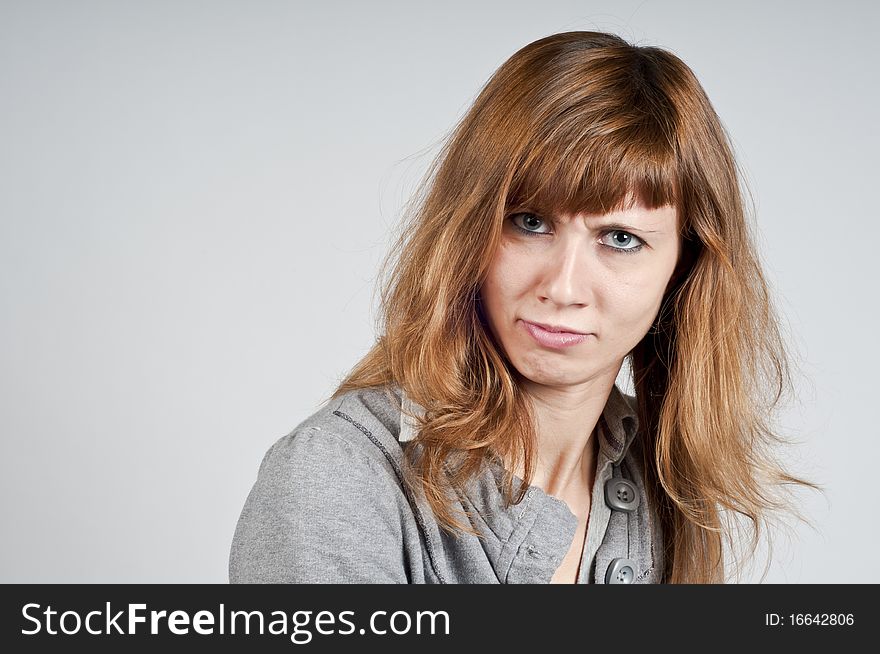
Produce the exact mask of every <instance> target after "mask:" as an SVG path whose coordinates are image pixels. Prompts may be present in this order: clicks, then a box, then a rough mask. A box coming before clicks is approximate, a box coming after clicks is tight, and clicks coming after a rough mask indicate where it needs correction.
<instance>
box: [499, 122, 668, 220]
mask: <svg viewBox="0 0 880 654" xmlns="http://www.w3.org/2000/svg"><path fill="white" fill-rule="evenodd" d="M535 141H537V142H534V143H529V144H526V145H525V147H524V148H523V151H525V152H528V153H529V155H528V156H527V157H525V158H524V159H525V160H524V162H523V165H522V166H521V167H520V168H519V169H517V170H516V171H515V173H514V175H513V178H512V180H511V184H510V189H509V192H508V195H507V199H506V205H505V206H506V209H507V211H511V210H520V209H525V208H528V209H530V210H534V211H537V212H544V213H548V214H551V215H577V214H580V213H586V214H598V215H602V214H606V213H611V212H613V211H619V210H625V209H628V208H631V207H632V206H635V205H639V204H640V205H642V206H644V207H646V208H648V209H657V208H660V207H664V206H673V207H677V206H678V198H680V197H681V195H680V189H681V172H680V166H679V163H678V158H677V157H676V152H675V147H674V146H673V144H672V141H671V139H670V138H669V137H668V135H667V134H666V133H665V131H664V130H663V128H662V127H661V124H660V122H659V121H658V120H644V118H643V119H642V120H640V121H638V122H635V123H631V124H629V125H626V126H625V127H622V128H617V129H614V130H603V129H602V128H601V127H599V128H593V129H586V130H581V131H580V133H575V134H572V133H571V130H557V131H556V133H554V134H553V136H552V137H551V138H548V139H543V140H538V139H535Z"/></svg>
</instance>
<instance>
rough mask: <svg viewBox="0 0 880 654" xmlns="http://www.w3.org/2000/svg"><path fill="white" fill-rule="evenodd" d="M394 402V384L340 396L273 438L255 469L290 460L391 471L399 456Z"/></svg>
mask: <svg viewBox="0 0 880 654" xmlns="http://www.w3.org/2000/svg"><path fill="white" fill-rule="evenodd" d="M399 404H400V396H399V395H398V394H395V388H394V387H387V388H381V389H362V390H357V391H350V392H348V393H345V394H343V395H340V396H338V397H336V398H334V399H332V400H330V401H328V402H327V403H326V404H325V405H324V406H323V407H321V408H320V409H318V410H317V411H315V412H314V413H313V414H312V415H310V416H309V417H307V418H306V419H305V420H303V421H302V422H301V423H300V424H298V425H297V426H296V427H294V428H293V430H292V431H291V432H290V433H288V434H287V435H285V436H283V437H281V438H279V439H278V440H277V441H276V442H275V443H274V444H273V445H272V446H271V447H270V448H269V451H268V452H266V455H265V457H264V459H263V462H262V463H261V465H260V471H261V473H262V472H263V471H264V470H265V469H266V468H271V467H272V465H273V463H274V462H278V461H285V460H289V459H292V460H296V461H297V462H298V465H299V466H300V467H302V466H310V467H313V468H314V469H316V470H318V469H322V468H330V469H338V468H339V467H340V466H343V467H348V466H356V467H368V468H376V469H378V470H383V471H386V472H387V473H389V474H392V475H393V474H394V473H395V471H396V470H397V469H398V468H399V465H400V461H401V458H402V449H401V447H400V444H399V443H398V440H397V439H398V436H399V433H400V407H399Z"/></svg>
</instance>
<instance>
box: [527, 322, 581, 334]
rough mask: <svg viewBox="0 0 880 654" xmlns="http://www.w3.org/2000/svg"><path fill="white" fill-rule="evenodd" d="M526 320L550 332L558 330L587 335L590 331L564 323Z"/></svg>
mask: <svg viewBox="0 0 880 654" xmlns="http://www.w3.org/2000/svg"><path fill="white" fill-rule="evenodd" d="M526 322H528V323H531V324H533V325H535V326H536V327H540V328H541V329H543V330H545V331H548V332H557V333H558V332H567V333H569V334H583V335H586V334H588V333H589V332H581V331H578V330H577V329H571V328H570V327H565V326H563V325H545V324H544V323H540V322H532V321H531V320H527V321H526Z"/></svg>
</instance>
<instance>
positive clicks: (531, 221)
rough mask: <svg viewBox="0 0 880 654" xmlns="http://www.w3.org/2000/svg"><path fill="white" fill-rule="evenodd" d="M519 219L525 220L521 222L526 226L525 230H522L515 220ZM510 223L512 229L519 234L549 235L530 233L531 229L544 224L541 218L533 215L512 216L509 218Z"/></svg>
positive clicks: (517, 214)
mask: <svg viewBox="0 0 880 654" xmlns="http://www.w3.org/2000/svg"><path fill="white" fill-rule="evenodd" d="M520 217H525V219H524V220H523V221H522V222H523V223H525V224H526V228H523V227H522V226H520V225H519V224H518V222H517V220H516V219H517V218H520ZM510 221H511V222H512V223H513V225H514V227H516V228H517V229H518V230H519V231H521V232H525V233H526V234H548V233H549V232H535V231H532V229H530V228H531V227H536V226H540V224H541V223H543V222H544V219H543V218H541V217H539V216H536V215H535V214H533V213H515V214H513V215H512V216H510ZM536 222H537V223H538V225H535V223H536Z"/></svg>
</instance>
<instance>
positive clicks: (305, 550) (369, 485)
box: [229, 386, 663, 584]
mask: <svg viewBox="0 0 880 654" xmlns="http://www.w3.org/2000/svg"><path fill="white" fill-rule="evenodd" d="M401 403H405V404H406V405H407V406H408V407H410V408H412V409H415V411H416V412H421V411H424V409H422V407H420V406H418V405H416V404H414V403H412V402H411V401H410V400H409V398H408V397H407V396H406V394H405V393H403V392H402V391H401V389H400V388H398V387H397V386H392V387H387V388H384V389H367V390H360V391H352V392H349V393H346V394H345V395H343V396H340V397H338V398H336V399H334V400H332V401H330V402H328V403H327V404H326V405H325V406H324V407H323V408H321V409H319V410H318V411H316V412H315V413H314V414H312V415H311V416H310V417H308V418H307V419H306V420H304V421H303V422H301V423H300V424H299V425H298V426H297V427H295V428H294V429H293V431H292V432H290V433H289V434H288V435H286V436H284V437H282V438H280V439H279V440H278V441H276V442H275V443H274V444H273V445H272V447H271V448H270V449H269V451H268V452H267V453H266V455H265V456H264V458H263V461H262V463H261V464H260V468H259V473H258V475H257V480H256V482H255V483H254V486H253V488H252V489H251V491H250V494H249V495H248V497H247V500H246V501H245V504H244V508H243V510H242V512H241V517H240V518H239V520H238V524H237V526H236V529H235V535H234V536H233V540H232V548H231V552H230V557H229V580H230V582H232V583H250V582H288V583H415V584H431V583H448V584H449V583H451V584H455V583H490V584H496V583H505V584H512V583H548V582H549V581H550V578H551V577H552V576H553V573H554V572H555V571H556V569H557V568H558V567H559V564H560V563H561V562H562V559H563V558H564V556H565V555H566V553H567V552H568V550H569V548H570V546H571V543H572V539H573V538H574V533H575V530H576V528H577V518H576V517H575V515H574V514H573V513H572V512H571V511H570V510H569V508H568V505H567V504H566V503H565V502H563V501H562V500H560V499H558V498H556V497H554V496H552V495H549V494H547V493H545V492H544V491H543V490H542V489H541V488H539V487H537V486H530V487H529V489H528V491H527V493H526V496H525V498H524V499H523V501H522V502H520V503H519V504H516V505H512V506H509V507H505V505H504V498H503V495H502V494H501V488H500V481H501V479H502V477H501V473H503V468H501V467H500V466H499V464H498V463H494V462H493V463H490V464H487V465H486V466H485V467H484V470H483V472H482V473H481V474H480V475H479V476H478V477H477V478H475V479H474V483H473V484H471V485H470V486H469V487H468V489H466V491H464V492H461V493H458V501H457V504H456V508H458V509H462V508H467V509H468V510H469V511H471V513H472V515H473V516H474V517H473V519H472V521H471V522H472V525H473V527H474V528H475V530H476V531H477V532H478V533H479V534H480V535H481V536H480V537H479V538H477V537H476V536H473V535H470V534H459V535H458V537H457V538H456V537H453V536H451V535H449V534H447V533H446V532H444V531H442V530H441V529H440V527H439V524H438V523H437V522H436V520H435V519H434V517H433V514H432V512H431V510H430V507H429V505H428V504H427V502H426V501H425V499H424V496H423V495H421V494H420V493H418V494H417V495H416V496H411V495H410V493H409V492H408V490H406V489H405V488H404V486H403V484H402V477H401V462H402V458H403V456H404V455H403V450H402V443H406V442H407V441H409V440H410V439H412V437H413V435H414V428H413V424H411V421H410V419H409V418H408V417H407V416H406V415H405V413H403V412H402V411H401V410H400V408H399V407H400V405H401ZM637 433H638V421H637V418H636V414H635V411H634V399H633V398H631V397H630V396H628V395H624V394H623V393H621V392H620V390H619V389H618V388H617V386H614V387H613V388H612V390H611V394H610V396H609V398H608V402H607V404H606V406H605V409H604V412H603V414H602V417H601V418H600V420H599V429H598V430H597V434H598V435H599V456H598V460H597V468H596V470H597V474H596V482H595V485H594V487H593V494H592V504H591V508H590V515H589V521H588V526H587V535H586V544H585V547H584V554H583V557H584V558H583V561H582V563H581V572H580V575H579V579H578V583H600V584H601V583H659V582H660V581H661V579H662V571H663V557H662V545H661V544H662V538H661V532H660V525H659V522H658V520H657V519H656V515H655V512H654V510H653V507H649V506H647V504H648V503H647V502H646V501H645V489H644V485H643V479H642V474H641V461H640V459H639V457H638V456H636V450H635V447H637V446H638V445H636V446H635V447H633V448H632V451H630V446H631V445H632V444H633V442H634V440H635V442H636V443H637V444H638V443H639V439H637V438H636V435H637ZM415 442H416V443H417V441H415ZM520 481H521V480H520V479H519V478H518V477H515V482H516V483H517V484H518V483H519V482H520ZM515 488H516V486H515Z"/></svg>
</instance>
